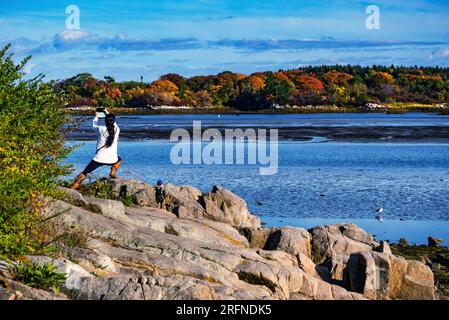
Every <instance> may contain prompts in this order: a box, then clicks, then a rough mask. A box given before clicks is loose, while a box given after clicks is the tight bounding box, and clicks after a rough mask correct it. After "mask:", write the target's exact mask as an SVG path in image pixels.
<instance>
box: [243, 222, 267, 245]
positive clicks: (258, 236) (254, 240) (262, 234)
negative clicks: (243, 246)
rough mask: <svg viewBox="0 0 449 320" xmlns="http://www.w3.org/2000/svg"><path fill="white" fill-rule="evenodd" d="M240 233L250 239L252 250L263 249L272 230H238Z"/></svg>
mask: <svg viewBox="0 0 449 320" xmlns="http://www.w3.org/2000/svg"><path fill="white" fill-rule="evenodd" d="M238 230H239V231H240V233H241V234H242V235H243V236H245V238H246V239H248V242H249V244H250V246H251V248H263V247H265V243H267V239H268V237H269V236H270V234H271V228H248V227H246V228H238Z"/></svg>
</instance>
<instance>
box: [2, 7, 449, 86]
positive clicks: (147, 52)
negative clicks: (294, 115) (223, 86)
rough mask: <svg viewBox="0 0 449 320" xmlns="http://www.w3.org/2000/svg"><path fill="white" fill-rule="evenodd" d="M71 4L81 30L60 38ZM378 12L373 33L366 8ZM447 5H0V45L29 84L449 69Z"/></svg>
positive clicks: (64, 34)
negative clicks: (313, 68) (36, 79)
mask: <svg viewBox="0 0 449 320" xmlns="http://www.w3.org/2000/svg"><path fill="white" fill-rule="evenodd" d="M68 5H76V6H78V7H79V9H80V14H81V16H80V23H81V28H80V30H78V31H68V30H66V18H67V15H66V13H65V10H66V7H67V6H68ZM369 5H376V6H378V7H379V9H380V30H368V29H367V28H366V27H365V20H366V18H367V16H368V15H367V14H366V13H365V9H366V8H367V6H369ZM448 18H449V4H448V3H447V1H442V0H438V1H429V0H397V1H385V0H380V1H373V2H367V1H357V0H349V1H309V0H286V1H265V0H258V1H254V0H245V1H235V0H228V1H215V0H191V1H187V0H177V1H174V0H173V1H171V0H170V1H165V0H160V1H152V0H151V1H135V0H129V1H126V0H121V1H111V0H108V1H106V0H98V1H92V0H90V1H87V0H73V1H60V0H58V1H56V0H54V1H51V0H34V1H24V0H22V1H17V0H0V45H4V44H6V43H8V42H10V43H12V44H13V49H14V52H15V53H16V58H17V59H20V58H23V57H25V56H27V55H30V54H31V55H32V56H33V59H32V61H31V62H30V63H29V65H28V66H27V70H26V71H27V73H28V74H29V76H33V75H36V74H38V73H45V74H46V76H47V78H48V79H60V78H65V77H69V76H72V75H75V74H77V73H80V72H89V73H92V74H93V75H94V76H96V77H99V78H102V77H103V76H105V75H111V76H113V77H115V78H116V79H118V80H140V76H141V75H142V76H143V77H144V80H145V81H151V80H154V79H156V78H158V77H159V76H160V75H162V74H164V73H169V72H176V73H180V74H182V75H184V76H192V75H198V74H212V73H217V72H221V71H225V70H230V71H234V72H242V73H251V72H255V71H265V70H278V69H281V68H282V69H287V68H295V67H299V66H303V65H310V64H311V65H321V64H337V63H339V64H348V63H349V64H362V65H372V64H385V65H390V64H398V65H399V64H402V65H441V66H449V19H448Z"/></svg>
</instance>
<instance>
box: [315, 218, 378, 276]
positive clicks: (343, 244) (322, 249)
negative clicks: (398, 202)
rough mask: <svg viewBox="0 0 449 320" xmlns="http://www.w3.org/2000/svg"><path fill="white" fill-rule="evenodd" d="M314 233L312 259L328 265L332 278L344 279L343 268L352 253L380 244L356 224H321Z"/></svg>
mask: <svg viewBox="0 0 449 320" xmlns="http://www.w3.org/2000/svg"><path fill="white" fill-rule="evenodd" d="M310 233H311V234H312V248H311V252H312V259H313V261H314V262H315V263H316V264H317V265H323V266H326V267H327V268H328V269H329V272H330V275H331V277H332V279H334V280H336V281H341V280H343V270H344V269H345V266H346V262H347V261H348V259H349V257H350V255H351V254H352V253H357V252H369V251H371V250H372V249H373V248H374V247H377V246H379V244H378V243H376V242H375V241H374V240H373V237H372V235H370V234H368V233H367V232H365V231H364V230H363V229H361V228H359V227H358V226H356V225H355V224H337V225H330V226H319V227H315V228H312V229H311V230H310Z"/></svg>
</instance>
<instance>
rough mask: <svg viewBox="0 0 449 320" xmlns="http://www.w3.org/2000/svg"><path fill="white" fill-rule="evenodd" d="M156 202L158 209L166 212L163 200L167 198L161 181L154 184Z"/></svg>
mask: <svg viewBox="0 0 449 320" xmlns="http://www.w3.org/2000/svg"><path fill="white" fill-rule="evenodd" d="M155 189H156V202H157V204H158V206H159V209H164V210H166V209H167V208H166V205H165V198H167V196H168V192H167V190H166V189H165V186H164V183H163V182H162V180H158V181H157V182H156V187H155Z"/></svg>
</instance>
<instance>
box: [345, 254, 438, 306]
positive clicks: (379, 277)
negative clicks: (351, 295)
mask: <svg viewBox="0 0 449 320" xmlns="http://www.w3.org/2000/svg"><path fill="white" fill-rule="evenodd" d="M345 280H346V281H345V283H346V284H347V285H348V289H349V290H351V291H355V292H359V293H362V294H363V295H364V296H365V297H367V298H369V299H381V300H385V299H406V300H434V299H435V287H434V277H433V273H432V271H431V270H430V268H429V267H428V266H426V265H425V264H423V263H421V262H418V261H407V260H405V259H404V258H401V257H396V256H394V255H392V254H386V253H380V252H374V251H373V252H361V253H355V254H352V255H351V257H350V259H349V261H348V263H347V266H346V269H345Z"/></svg>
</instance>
